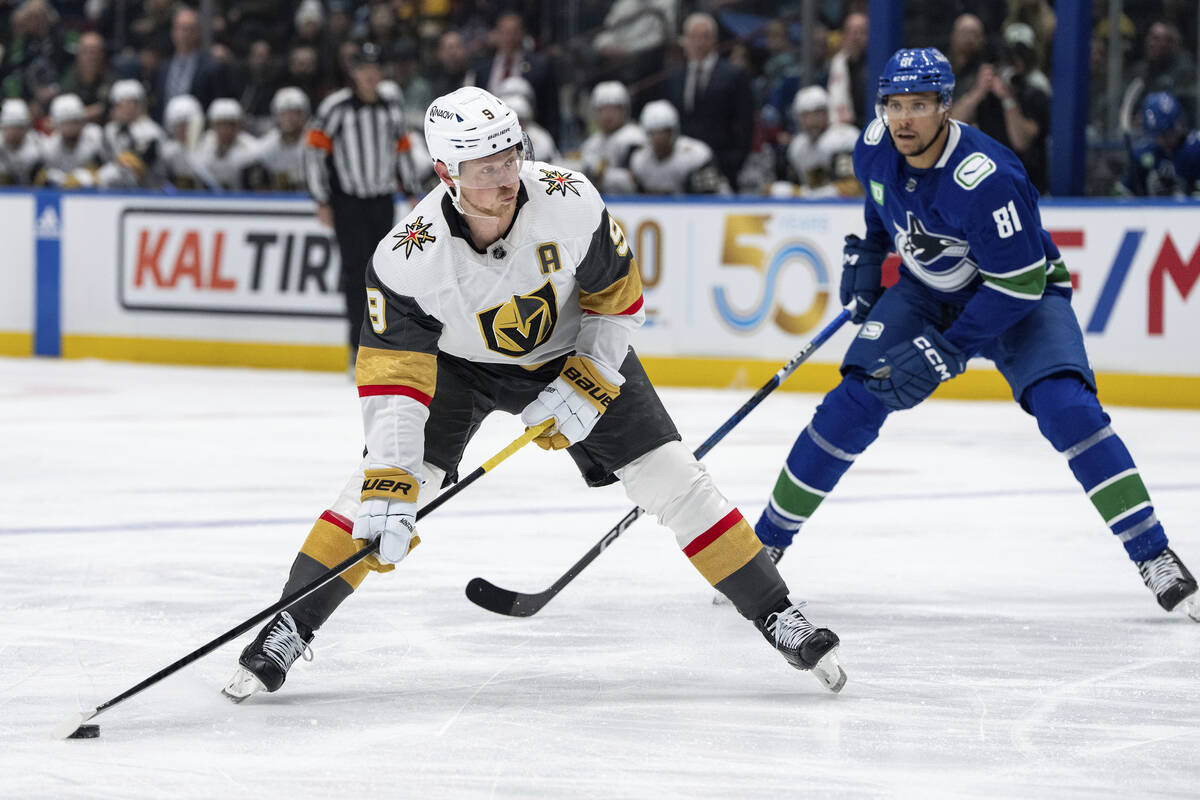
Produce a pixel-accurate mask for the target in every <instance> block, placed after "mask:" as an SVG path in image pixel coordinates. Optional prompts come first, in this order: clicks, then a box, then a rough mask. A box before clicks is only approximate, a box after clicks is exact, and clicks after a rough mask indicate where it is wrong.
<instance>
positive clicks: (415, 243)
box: [392, 215, 437, 258]
mask: <svg viewBox="0 0 1200 800" xmlns="http://www.w3.org/2000/svg"><path fill="white" fill-rule="evenodd" d="M432 227H433V223H432V222H425V218H424V216H423V215H422V216H418V217H417V218H416V219H414V220H413V221H412V222H406V223H405V224H404V230H402V231H399V232H397V233H393V234H392V238H393V239H396V240H398V241H397V242H396V244H394V245H393V246H392V250H399V249H400V248H401V247H403V248H404V257H405V258H408V257H409V256H411V255H412V251H413V248H414V247H415V248H417V251H418V252H424V250H425V245H427V244H431V243H433V242H436V241H437V237H436V236H434V235H433V234H432V233H430V232H429V229H430V228H432Z"/></svg>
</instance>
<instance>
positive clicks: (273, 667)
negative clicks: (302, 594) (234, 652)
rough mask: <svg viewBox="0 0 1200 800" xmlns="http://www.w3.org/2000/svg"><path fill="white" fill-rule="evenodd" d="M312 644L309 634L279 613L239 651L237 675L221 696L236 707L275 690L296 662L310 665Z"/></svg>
mask: <svg viewBox="0 0 1200 800" xmlns="http://www.w3.org/2000/svg"><path fill="white" fill-rule="evenodd" d="M312 640H313V632H312V631H310V630H308V629H307V628H306V627H304V626H301V625H299V624H297V622H296V620H294V619H292V615H291V614H289V613H288V612H286V611H283V612H280V613H279V614H278V615H276V617H275V619H273V620H271V621H270V622H269V623H267V625H266V626H265V627H264V628H263V629H262V630H261V631H259V632H258V636H257V637H256V638H255V640H254V641H253V642H251V643H250V644H248V645H247V646H246V649H245V650H243V651H242V655H241V656H240V657H239V658H238V668H237V672H235V673H233V677H232V678H230V679H229V683H228V684H227V685H226V686H225V688H224V689H223V690H222V691H221V693H222V694H223V695H225V696H226V697H228V698H229V699H230V700H232V701H233V702H235V703H240V702H242V701H243V700H245V699H246V698H248V697H251V696H252V695H255V694H257V693H258V692H261V691H264V690H265V691H268V692H273V691H275V690H277V689H278V688H279V687H280V686H283V682H284V680H286V679H287V673H288V669H290V668H291V666H292V664H294V663H295V661H296V659H297V658H299V657H300V656H304V660H305V661H312V648H311V647H309V644H310V643H311V642H312Z"/></svg>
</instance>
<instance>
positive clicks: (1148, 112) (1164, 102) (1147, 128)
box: [1142, 92, 1183, 136]
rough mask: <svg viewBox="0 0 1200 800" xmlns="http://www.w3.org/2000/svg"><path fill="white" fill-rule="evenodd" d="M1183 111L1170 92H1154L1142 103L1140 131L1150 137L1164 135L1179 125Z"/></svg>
mask: <svg viewBox="0 0 1200 800" xmlns="http://www.w3.org/2000/svg"><path fill="white" fill-rule="evenodd" d="M1182 115H1183V109H1182V108H1180V106H1179V101H1178V100H1176V99H1175V95H1173V94H1171V93H1170V92H1155V93H1154V94H1151V95H1149V96H1147V97H1146V100H1145V102H1144V103H1142V131H1144V132H1145V133H1147V134H1149V135H1150V136H1158V135H1159V134H1163V133H1166V132H1167V131H1169V130H1171V129H1172V128H1174V127H1175V126H1176V125H1178V124H1179V118H1180V117H1181V116H1182Z"/></svg>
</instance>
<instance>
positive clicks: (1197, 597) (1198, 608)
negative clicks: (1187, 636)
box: [1175, 591, 1200, 622]
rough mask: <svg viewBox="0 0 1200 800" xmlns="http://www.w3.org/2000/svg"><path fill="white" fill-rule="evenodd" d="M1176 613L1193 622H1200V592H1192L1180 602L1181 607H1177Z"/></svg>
mask: <svg viewBox="0 0 1200 800" xmlns="http://www.w3.org/2000/svg"><path fill="white" fill-rule="evenodd" d="M1175 611H1179V612H1182V613H1183V614H1185V615H1187V617H1188V618H1189V619H1191V620H1192V622H1200V591H1197V592H1192V593H1191V594H1189V595H1188V596H1187V597H1185V598H1183V599H1182V600H1180V601H1179V605H1177V606H1175Z"/></svg>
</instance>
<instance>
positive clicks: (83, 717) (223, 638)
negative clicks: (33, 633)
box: [54, 420, 553, 739]
mask: <svg viewBox="0 0 1200 800" xmlns="http://www.w3.org/2000/svg"><path fill="white" fill-rule="evenodd" d="M551 424H553V420H546V421H545V422H543V423H542V424H540V425H537V426H534V427H532V428H529V429H528V430H526V431H525V432H524V433H523V434H521V435H520V436H518V437H517V438H516V439H514V440H513V442H512V443H511V444H509V445H508V446H507V447H505V448H504V449H503V450H501V451H500V452H499V453H497V454H496V455H494V456H492V457H491V458H490V459H488V460H487V461H485V462H483V464H482V465H481V466H479V467H476V468H475V470H474V471H473V472H471V473H470V474H469V475H467V476H466V477H465V478H463V479H462V480H460V481H459V482H458V483H456V484H454V485H453V486H451V487H450V488H449V489H447V490H446V491H444V492H442V493H441V494H439V495H438V496H437V497H435V498H433V500H431V501H430V502H429V504H428V505H426V506H425V507H424V508H422V509H420V510H419V511H417V519H418V520H420V519H422V518H424V517H425V516H426V515H428V514H431V513H433V511H435V510H436V509H437V508H439V507H440V506H441V505H442V504H443V503H445V502H446V501H448V500H449V499H450V498H451V497H454V496H455V495H456V494H458V493H459V492H461V491H462V490H463V489H466V488H467V487H468V486H470V485H471V484H472V483H474V482H475V481H477V480H479V479H480V478H482V477H483V475H484V473H485V472H490V471H491V470H493V469H495V468H496V466H498V465H499V464H500V462H502V461H504V460H505V459H507V458H508V457H509V456H511V455H512V454H513V453H515V452H517V451H518V450H520V449H521V448H522V447H524V446H525V445H527V444H529V443H530V442H531V441H533V440H534V438H535V437H537V435H538V434H540V433H541V432H542V431H543V430H545V429H546V428H548V427H549V426H550V425H551ZM378 549H379V542H378V540H376V541H374V542H371V544H369V545H367V546H366V547H364V548H363V549H362V550H359V551H358V552H357V553H355V554H354V555H352V556H350V557H349V558H347V559H346V560H345V561H343V562H342V563H340V564H337V565H335V566H333V567H330V569H329V571H328V572H325V573H324V574H322V575H319V576H317V577H316V578H314V579H313V580H312V581H311V582H309V583H307V584H305V585H304V586H302V587H300V588H299V589H297V590H296V591H295V592H292V593H291V594H290V595H288V596H287V597H284V598H283V599H281V600H279V601H278V602H276V603H273V604H272V605H270V606H268V607H267V608H264V609H263V610H262V611H260V612H258V613H257V614H255V615H254V616H253V617H250V619H248V620H246V621H245V622H242V623H241V624H239V625H237V626H236V627H233V628H230V629H229V630H227V631H226V632H225V633H223V634H221V635H220V636H218V637H217V638H215V639H213V640H212V641H211V642H209V643H208V644H205V645H203V646H201V647H198V648H197V649H195V650H193V651H192V652H190V653H188V654H187V655H186V656H184V657H183V658H181V659H179V660H178V661H176V662H175V663H173V664H171V665H169V666H167V667H163V668H162V669H160V670H159V671H158V672H156V673H154V674H153V675H151V676H150V677H149V678H146V680H144V681H142V682H141V683H139V684H137V685H136V686H134V687H132V688H130V689H128V690H126V691H124V692H122V693H121V694H119V695H117V696H116V697H114V698H112V699H111V700H107V701H105V702H103V703H101V704H100V705H98V706H96V707H95V708H93V709H92V710H90V711H81V712H78V713H76V714H72V715H71V718H70V719H68V720H66V721H65V722H63V723H62V724H61V725H59V726H58V727H57V728H55V729H54V736H55V738H57V739H70V738H93V737H95V736H98V735H99V726H96V725H91V726H87V728H89V729H90V730H86V731H81V730H80V729H81V728H82V727H83V726H84V723H85V722H87V721H88V720H90V719H92V718H93V717H95V716H96V715H98V714H100V713H102V712H104V711H107V710H108V709H110V708H112V707H113V706H115V705H117V704H118V703H121V702H123V701H125V700H128V699H129V698H131V697H133V696H134V695H135V694H138V693H139V692H141V691H142V690H144V689H148V688H150V687H151V686H153V685H154V684H156V683H158V682H159V681H161V680H162V679H163V678H166V677H167V676H169V675H172V674H174V673H175V672H178V671H179V670H181V669H183V668H184V667H186V666H187V665H188V664H191V663H192V662H193V661H198V660H199V659H201V658H204V656H206V655H208V654H209V653H211V652H212V651H213V650H216V649H217V648H218V647H220V646H221V645H223V644H226V643H227V642H230V641H233V640H234V639H236V638H237V637H239V636H241V635H242V634H243V633H245V632H246V631H248V630H250V629H251V628H253V627H254V626H255V625H257V624H258V623H260V622H262V621H263V620H264V619H266V618H268V617H270V616H272V615H274V614H275V613H276V612H278V611H281V610H283V609H285V608H287V607H288V606H290V605H292V604H293V603H297V602H299V601H300V600H303V599H304V598H305V597H307V596H308V595H310V594H312V593H313V592H315V591H316V590H317V589H320V588H321V587H322V586H324V585H325V584H327V583H329V582H330V581H331V580H333V579H334V578H336V577H337V576H338V575H341V574H342V573H343V572H345V571H346V570H348V569H350V568H351V567H353V566H354V565H355V564H357V563H358V562H360V561H362V560H363V559H364V558H366V557H367V556H369V555H371V554H372V553H374V552H375V551H376V550H378ZM79 733H83V734H85V736H83V737H80V736H76V734H79Z"/></svg>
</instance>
